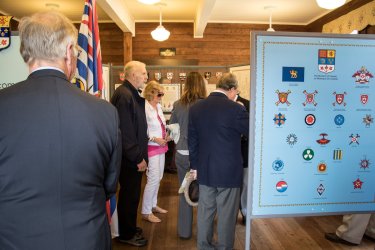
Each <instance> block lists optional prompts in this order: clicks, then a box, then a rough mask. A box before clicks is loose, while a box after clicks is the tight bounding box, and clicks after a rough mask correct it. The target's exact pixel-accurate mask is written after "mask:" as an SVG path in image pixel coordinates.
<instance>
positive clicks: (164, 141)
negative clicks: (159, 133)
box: [154, 138, 167, 146]
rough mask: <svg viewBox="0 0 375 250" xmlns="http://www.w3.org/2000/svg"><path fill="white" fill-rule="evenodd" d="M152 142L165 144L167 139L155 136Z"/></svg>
mask: <svg viewBox="0 0 375 250" xmlns="http://www.w3.org/2000/svg"><path fill="white" fill-rule="evenodd" d="M154 142H155V143H157V144H159V145H160V146H165V144H167V140H165V139H163V138H155V139H154Z"/></svg>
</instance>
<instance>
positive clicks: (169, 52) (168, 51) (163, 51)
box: [159, 48, 176, 56]
mask: <svg viewBox="0 0 375 250" xmlns="http://www.w3.org/2000/svg"><path fill="white" fill-rule="evenodd" d="M159 55H160V56H175V55H176V48H160V49H159Z"/></svg>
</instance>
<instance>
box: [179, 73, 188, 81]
mask: <svg viewBox="0 0 375 250" xmlns="http://www.w3.org/2000/svg"><path fill="white" fill-rule="evenodd" d="M179 76H180V80H181V81H185V80H186V73H185V72H181V73H180V74H179Z"/></svg>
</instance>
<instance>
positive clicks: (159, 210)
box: [152, 206, 168, 214]
mask: <svg viewBox="0 0 375 250" xmlns="http://www.w3.org/2000/svg"><path fill="white" fill-rule="evenodd" d="M152 212H154V213H159V214H166V213H168V211H167V210H165V209H162V208H161V207H158V206H156V207H153V208H152Z"/></svg>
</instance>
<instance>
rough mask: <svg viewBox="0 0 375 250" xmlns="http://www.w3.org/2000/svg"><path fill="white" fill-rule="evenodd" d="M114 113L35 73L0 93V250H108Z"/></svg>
mask: <svg viewBox="0 0 375 250" xmlns="http://www.w3.org/2000/svg"><path fill="white" fill-rule="evenodd" d="M120 161H121V134H120V132H119V119H118V115H117V111H116V109H115V107H113V106H112V105H111V104H109V103H108V102H106V101H104V100H100V99H98V98H97V97H94V96H91V95H89V94H87V93H85V92H84V91H82V90H80V89H78V88H77V87H76V86H75V85H73V84H71V83H70V82H69V81H68V80H67V79H66V77H65V75H64V74H63V73H62V72H60V71H57V70H52V69H45V70H38V71H35V72H34V73H32V74H30V75H29V77H28V78H27V80H25V81H23V82H20V83H17V84H15V85H13V86H11V87H9V88H6V89H3V90H1V91H0V249H40V250H44V249H56V250H66V249H77V250H78V249H79V250H99V249H100V250H109V249H111V244H112V243H111V242H112V241H111V232H110V228H109V223H108V216H107V214H106V199H108V198H109V197H110V196H111V195H113V194H115V193H116V190H117V180H118V175H119V171H120Z"/></svg>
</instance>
